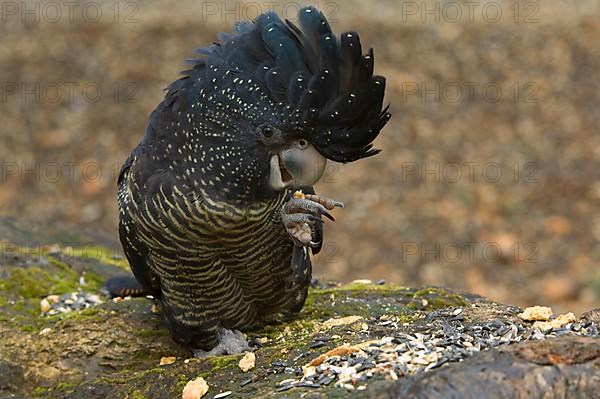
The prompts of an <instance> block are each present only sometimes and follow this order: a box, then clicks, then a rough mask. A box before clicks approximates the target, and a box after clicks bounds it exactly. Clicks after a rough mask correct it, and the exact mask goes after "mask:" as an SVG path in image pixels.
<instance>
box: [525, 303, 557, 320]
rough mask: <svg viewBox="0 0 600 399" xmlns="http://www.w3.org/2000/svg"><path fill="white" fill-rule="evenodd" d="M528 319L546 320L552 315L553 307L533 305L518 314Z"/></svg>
mask: <svg viewBox="0 0 600 399" xmlns="http://www.w3.org/2000/svg"><path fill="white" fill-rule="evenodd" d="M518 316H519V317H520V318H521V319H523V320H526V321H546V320H549V319H550V317H552V308H549V307H547V306H531V307H529V308H526V309H524V310H523V313H519V315H518Z"/></svg>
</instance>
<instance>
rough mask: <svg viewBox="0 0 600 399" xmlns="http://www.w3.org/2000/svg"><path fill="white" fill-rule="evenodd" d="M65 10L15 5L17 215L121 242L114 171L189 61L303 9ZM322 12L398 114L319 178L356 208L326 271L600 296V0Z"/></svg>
mask: <svg viewBox="0 0 600 399" xmlns="http://www.w3.org/2000/svg"><path fill="white" fill-rule="evenodd" d="M58 3H60V2H54V3H52V2H35V3H34V4H35V5H30V6H29V7H30V8H29V9H25V7H26V6H25V5H24V4H25V3H21V2H5V3H3V5H2V15H1V18H2V23H0V35H1V36H2V38H3V40H2V41H0V58H1V59H2V61H3V62H2V63H0V76H2V87H1V90H0V97H1V105H0V120H1V121H2V123H1V124H0V138H1V142H2V145H1V146H0V161H1V168H2V169H1V176H0V179H1V180H0V182H1V183H0V184H1V186H0V187H1V189H0V214H5V215H13V216H17V217H19V218H23V219H27V220H44V221H64V222H68V223H73V224H79V225H87V226H91V227H94V228H96V229H99V230H106V231H109V232H112V233H114V235H115V237H116V223H117V216H116V215H117V214H116V185H115V180H116V174H117V173H118V169H119V167H120V164H121V163H122V162H123V161H124V160H125V158H126V157H127V156H128V155H129V153H130V151H131V150H132V149H133V148H134V146H135V145H136V144H137V142H138V141H139V139H140V137H141V135H142V133H143V130H144V126H145V123H146V119H147V116H148V114H149V113H150V112H151V111H152V109H153V108H154V106H156V105H157V104H158V102H159V101H160V100H161V97H162V95H163V92H162V89H163V88H164V87H165V86H166V85H167V84H168V83H169V82H170V81H172V80H174V79H175V78H177V76H178V72H179V71H180V70H183V69H184V68H185V66H184V63H183V60H184V59H186V58H191V57H193V50H194V49H195V48H196V47H199V46H203V45H206V44H208V43H210V42H211V41H212V40H214V39H215V35H216V33H217V32H218V31H222V30H230V27H231V25H232V23H233V21H234V20H235V19H237V18H244V19H247V18H252V17H254V16H255V15H256V11H257V10H258V9H260V10H262V11H266V10H267V9H268V8H269V7H271V6H273V5H275V6H276V7H275V9H276V10H278V11H280V12H281V13H283V14H284V16H286V17H288V18H290V19H293V18H294V14H295V12H296V10H297V5H298V3H294V2H260V1H259V2H242V3H230V2H227V3H226V2H220V1H214V2H198V1H191V0H190V1H178V2H176V3H172V4H167V3H166V2H165V3H158V2H155V1H140V2H128V1H122V2H114V1H112V0H111V1H105V2H104V1H96V2H75V3H74V5H73V6H72V8H68V7H66V6H64V5H63V6H60V5H59V6H58V8H57V6H56V4H58ZM52 4H54V5H52ZM312 4H314V3H312ZM469 4H470V5H469ZM318 5H319V6H320V8H321V9H322V10H323V11H324V12H325V13H326V14H327V16H328V17H329V19H330V20H331V23H332V26H333V28H334V30H336V31H337V32H339V33H341V32H343V31H345V30H350V29H352V30H357V31H358V32H359V33H360V34H361V38H362V42H363V45H364V46H365V47H366V46H370V47H373V48H374V49H375V60H376V64H375V65H376V71H377V73H379V74H382V75H385V76H386V77H387V79H388V94H387V101H389V102H390V103H391V108H390V109H391V112H392V114H393V117H392V119H391V121H390V122H389V124H388V126H387V127H386V128H385V129H384V131H383V133H382V135H381V136H380V138H379V139H378V140H377V142H376V144H377V146H378V147H380V148H382V149H383V152H382V153H381V154H380V155H378V156H377V157H375V158H371V159H367V160H362V161H359V162H357V163H355V164H350V165H344V166H340V165H331V166H330V168H329V169H328V170H327V173H326V176H325V180H324V181H323V182H322V183H321V184H320V185H319V187H318V190H319V191H320V192H321V193H323V194H326V195H328V196H331V197H333V198H336V199H339V200H343V201H344V202H345V203H346V205H347V208H346V209H344V210H341V211H337V213H336V218H337V221H336V222H335V223H329V224H328V225H327V226H326V234H327V236H326V245H325V248H324V251H323V253H322V254H320V255H319V256H318V257H317V259H316V265H315V273H316V274H317V275H318V276H324V277H327V278H331V279H336V280H342V281H349V280H353V279H357V278H370V279H373V280H377V279H382V278H383V279H386V280H387V281H390V282H394V283H399V284H402V285H406V286H418V285H438V286H446V287H450V288H455V289H465V290H469V291H471V292H475V293H478V294H481V295H484V296H487V297H490V298H494V299H496V300H499V301H503V302H507V303H512V304H515V305H531V304H544V305H552V306H554V307H555V308H556V310H558V311H563V310H572V311H576V312H578V311H582V310H586V309H589V308H592V307H594V306H598V305H600V268H599V266H598V264H599V263H598V262H599V261H600V246H599V245H598V244H599V241H600V135H599V134H598V126H600V124H599V123H600V110H599V108H598V103H599V102H600V101H599V100H600V98H599V97H600V79H598V77H599V76H598V71H600V47H599V46H598V41H599V40H600V2H599V1H579V2H577V3H576V4H565V3H563V2H558V1H544V2H543V3H542V2H526V1H522V2H513V1H505V0H501V1H498V2H488V1H485V2H474V3H473V2H471V3H469V2H462V1H458V2H453V1H435V2H434V1H427V2H412V1H405V2H392V1H376V2H358V1H348V2H343V1H332V2H319V3H318ZM32 10H33V11H32ZM117 248H118V246H117V245H116V243H115V251H117V250H118V249H117Z"/></svg>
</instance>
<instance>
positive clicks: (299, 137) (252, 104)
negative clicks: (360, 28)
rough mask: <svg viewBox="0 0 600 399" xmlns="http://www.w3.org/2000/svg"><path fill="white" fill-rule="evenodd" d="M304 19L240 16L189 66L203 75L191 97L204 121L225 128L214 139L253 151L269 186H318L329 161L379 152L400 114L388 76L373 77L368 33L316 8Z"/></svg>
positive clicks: (255, 167)
mask: <svg viewBox="0 0 600 399" xmlns="http://www.w3.org/2000/svg"><path fill="white" fill-rule="evenodd" d="M298 21H299V27H298V26H296V25H295V24H293V23H291V22H290V21H287V20H286V21H285V22H283V21H282V20H281V19H280V18H279V17H278V16H277V15H276V14H275V13H266V14H263V15H261V16H259V17H258V18H257V19H256V20H255V21H254V22H239V23H237V24H236V32H235V33H234V34H224V33H222V34H220V35H219V43H215V44H213V45H212V46H210V47H208V48H202V49H199V50H198V53H200V54H201V55H202V57H201V59H199V60H193V61H192V62H193V64H194V68H193V70H191V71H188V72H189V73H190V75H189V76H192V77H195V76H197V74H201V77H200V78H198V79H197V80H198V81H199V83H198V85H197V92H192V93H191V94H190V95H193V96H194V98H200V99H202V101H200V102H199V104H203V105H201V107H203V108H202V109H201V110H198V112H199V113H201V117H202V118H203V121H204V122H203V123H204V127H206V126H208V125H211V127H212V129H213V130H214V131H218V132H219V134H214V133H211V135H212V136H214V138H215V145H214V147H215V148H217V147H218V148H225V147H227V153H228V154H229V155H232V154H237V155H238V156H241V157H243V158H244V161H240V162H239V163H238V167H241V168H244V169H245V170H244V173H246V175H247V176H248V177H249V178H250V179H251V180H253V181H254V186H258V187H260V190H262V191H263V192H265V191H270V192H273V191H282V190H285V189H288V188H293V187H302V186H310V185H313V184H314V183H316V182H317V181H318V180H319V178H320V177H321V176H322V175H323V172H324V170H325V168H326V164H327V161H328V160H331V161H336V162H342V163H345V162H353V161H355V160H358V159H361V158H366V157H369V156H372V155H375V154H377V153H378V152H379V150H377V149H374V148H373V144H372V143H373V141H374V140H375V138H376V137H377V135H378V134H379V132H380V130H381V129H382V128H383V126H384V125H385V124H386V123H387V121H388V120H389V118H390V114H389V113H388V107H384V106H383V97H384V92H385V78H383V77H382V76H376V75H373V66H374V58H373V51H372V50H369V51H368V52H367V53H366V54H363V52H362V46H361V43H360V40H359V36H358V34H357V33H355V32H346V33H343V34H342V35H341V36H340V37H339V38H338V37H336V36H334V35H333V33H332V31H331V28H330V26H329V24H328V22H327V20H326V18H325V16H324V15H323V14H322V13H321V12H319V11H318V10H316V9H315V8H314V7H306V8H303V9H301V10H300V12H299V16H298ZM200 133H202V132H200ZM205 135H206V134H205ZM217 144H218V145H217ZM240 154H241V155H240ZM230 160H231V158H230ZM228 162H231V161H228ZM258 180H260V182H258ZM248 188H249V187H248Z"/></svg>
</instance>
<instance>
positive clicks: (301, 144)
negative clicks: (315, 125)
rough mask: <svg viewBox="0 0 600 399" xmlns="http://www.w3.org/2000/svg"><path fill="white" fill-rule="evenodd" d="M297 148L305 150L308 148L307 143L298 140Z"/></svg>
mask: <svg viewBox="0 0 600 399" xmlns="http://www.w3.org/2000/svg"><path fill="white" fill-rule="evenodd" d="M298 147H300V148H301V149H305V148H306V147H308V141H306V140H304V139H300V140H298Z"/></svg>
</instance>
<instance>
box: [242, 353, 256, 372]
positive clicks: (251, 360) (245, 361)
mask: <svg viewBox="0 0 600 399" xmlns="http://www.w3.org/2000/svg"><path fill="white" fill-rule="evenodd" d="M255 365H256V355H255V354H254V352H248V353H246V354H245V355H244V357H242V358H241V359H240V362H239V363H238V366H239V367H240V370H242V371H243V372H244V373H246V372H247V371H248V370H251V369H253V368H254V366H255Z"/></svg>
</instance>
